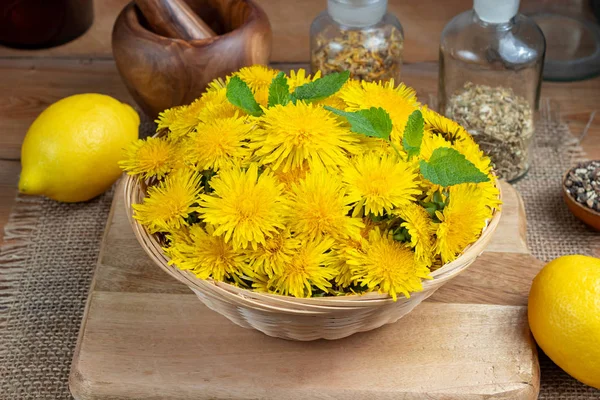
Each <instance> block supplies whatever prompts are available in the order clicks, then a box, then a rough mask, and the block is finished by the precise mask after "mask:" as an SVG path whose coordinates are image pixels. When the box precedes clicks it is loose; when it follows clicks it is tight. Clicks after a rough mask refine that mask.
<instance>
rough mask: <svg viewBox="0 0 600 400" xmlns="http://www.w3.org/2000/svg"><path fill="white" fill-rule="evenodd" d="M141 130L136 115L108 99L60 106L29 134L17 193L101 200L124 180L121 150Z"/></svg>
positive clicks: (83, 97) (73, 100)
mask: <svg viewBox="0 0 600 400" xmlns="http://www.w3.org/2000/svg"><path fill="white" fill-rule="evenodd" d="M139 125H140V117H139V115H138V114H137V112H136V111H135V110H134V109H133V108H131V107H130V106H128V105H127V104H123V103H121V102H119V101H118V100H115V99H113V98H112V97H110V96H105V95H102V94H93V93H88V94H78V95H74V96H70V97H66V98H64V99H62V100H59V101H57V102H56V103H54V104H52V105H51V106H50V107H48V108H47V109H46V110H44V111H43V112H42V113H41V114H40V115H39V116H38V117H37V119H36V120H35V121H34V122H33V124H32V125H31V127H30V128H29V130H28V131H27V135H26V136H25V139H24V141H23V147H22V148H21V165H22V170H21V178H20V180H19V191H20V192H21V193H25V194H32V195H44V196H47V197H49V198H51V199H54V200H58V201H64V202H78V201H86V200H89V199H91V198H93V197H96V196H98V195H99V194H101V193H103V192H105V191H106V190H107V189H108V188H110V186H111V185H112V184H113V183H114V182H115V180H117V178H118V177H119V176H120V175H121V170H120V168H119V165H118V164H117V163H118V161H119V159H120V158H121V155H122V149H123V148H124V147H125V146H127V145H128V144H129V143H131V142H132V141H133V140H135V139H137V137H138V127H139Z"/></svg>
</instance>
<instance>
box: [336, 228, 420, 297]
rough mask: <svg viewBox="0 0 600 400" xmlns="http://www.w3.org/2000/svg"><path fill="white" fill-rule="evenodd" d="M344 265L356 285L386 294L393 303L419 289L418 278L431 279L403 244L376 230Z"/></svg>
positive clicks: (389, 233)
mask: <svg viewBox="0 0 600 400" xmlns="http://www.w3.org/2000/svg"><path fill="white" fill-rule="evenodd" d="M348 263H350V264H351V266H352V267H351V268H352V271H353V274H354V279H356V280H357V281H358V283H359V284H360V285H364V286H367V287H368V288H369V289H370V290H378V291H379V292H380V293H387V294H389V295H390V296H391V297H392V299H394V301H396V300H397V297H398V295H399V294H403V295H404V296H405V297H407V298H409V297H410V293H412V292H419V291H421V290H423V285H422V283H421V279H432V278H431V276H430V275H429V269H428V268H427V266H426V265H425V263H423V262H421V261H419V260H418V259H417V257H416V256H415V253H414V252H413V251H412V250H411V249H410V248H409V247H408V246H406V244H404V243H400V242H397V241H395V240H394V238H393V237H392V233H391V232H385V231H384V232H381V231H380V230H379V228H375V229H373V230H372V231H371V232H369V239H368V241H367V242H366V243H365V244H364V252H356V253H355V254H354V255H353V256H352V258H351V259H350V260H349V261H348Z"/></svg>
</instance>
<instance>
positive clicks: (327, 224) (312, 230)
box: [288, 169, 364, 241]
mask: <svg viewBox="0 0 600 400" xmlns="http://www.w3.org/2000/svg"><path fill="white" fill-rule="evenodd" d="M350 203H352V200H351V199H350V198H349V197H348V196H347V195H346V192H345V189H344V186H343V184H342V183H341V181H340V179H339V177H338V176H337V175H335V174H332V173H330V172H327V171H326V170H324V169H317V170H311V172H310V173H309V174H308V175H307V176H306V178H305V179H303V180H301V181H300V182H299V183H297V184H296V183H294V184H292V186H291V188H290V191H289V192H288V204H289V219H288V226H289V227H290V228H291V230H292V232H293V233H294V234H295V235H296V236H297V237H298V238H301V239H305V240H309V241H312V240H316V241H319V240H321V239H322V238H323V237H327V236H332V237H334V238H336V239H340V240H341V239H346V238H359V237H360V229H361V228H363V227H364V224H363V222H362V221H361V220H360V219H359V218H352V217H349V216H348V212H349V211H350V206H349V204H350Z"/></svg>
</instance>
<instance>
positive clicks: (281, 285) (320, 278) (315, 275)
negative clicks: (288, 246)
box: [269, 238, 336, 297]
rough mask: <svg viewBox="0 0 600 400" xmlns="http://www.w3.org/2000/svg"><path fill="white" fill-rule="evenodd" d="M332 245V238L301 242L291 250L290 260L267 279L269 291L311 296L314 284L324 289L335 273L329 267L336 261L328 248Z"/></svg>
mask: <svg viewBox="0 0 600 400" xmlns="http://www.w3.org/2000/svg"><path fill="white" fill-rule="evenodd" d="M333 244H334V240H333V239H331V238H324V239H322V240H319V241H309V242H305V243H303V244H302V246H301V247H299V248H298V249H297V250H296V251H295V252H294V254H293V255H292V258H291V260H290V262H289V263H285V264H282V265H281V266H280V269H281V270H282V272H281V273H279V274H276V275H274V276H273V277H272V278H271V279H270V280H269V286H270V287H271V288H272V291H273V292H274V293H279V294H282V295H292V296H294V297H311V296H312V293H313V286H315V287H317V288H319V289H321V290H322V291H324V292H326V291H327V290H328V289H329V288H330V287H331V282H330V280H331V279H333V277H334V276H335V273H336V271H335V269H334V268H332V267H331V265H332V264H333V263H334V262H335V258H334V255H333V253H332V252H331V251H330V249H331V246H333Z"/></svg>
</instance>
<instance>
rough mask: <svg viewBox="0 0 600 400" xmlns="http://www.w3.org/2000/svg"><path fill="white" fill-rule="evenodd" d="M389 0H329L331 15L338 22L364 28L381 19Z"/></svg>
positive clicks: (328, 9)
mask: <svg viewBox="0 0 600 400" xmlns="http://www.w3.org/2000/svg"><path fill="white" fill-rule="evenodd" d="M386 10H387V0H327V11H328V13H329V16H330V17H331V18H332V19H333V20H334V21H335V22H337V23H338V24H340V25H346V26H350V27H356V28H363V27H367V26H370V25H374V24H376V23H378V22H379V21H381V19H382V18H383V16H384V15H385V13H386Z"/></svg>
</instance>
